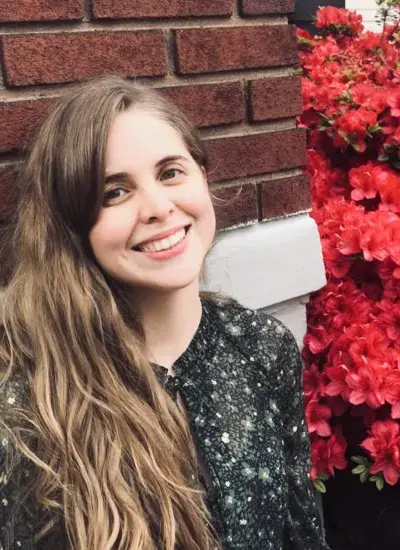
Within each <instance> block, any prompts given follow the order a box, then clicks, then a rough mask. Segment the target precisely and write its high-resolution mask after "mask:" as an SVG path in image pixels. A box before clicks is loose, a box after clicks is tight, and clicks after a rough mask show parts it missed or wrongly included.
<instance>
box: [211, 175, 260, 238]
mask: <svg viewBox="0 0 400 550" xmlns="http://www.w3.org/2000/svg"><path fill="white" fill-rule="evenodd" d="M212 195H213V202H214V207H215V213H216V216H217V229H226V228H227V227H232V226H237V225H245V224H248V223H252V222H256V221H257V220H258V207H257V189H256V186H255V185H252V184H250V185H239V186H237V187H227V188H223V189H218V188H217V189H213V190H212Z"/></svg>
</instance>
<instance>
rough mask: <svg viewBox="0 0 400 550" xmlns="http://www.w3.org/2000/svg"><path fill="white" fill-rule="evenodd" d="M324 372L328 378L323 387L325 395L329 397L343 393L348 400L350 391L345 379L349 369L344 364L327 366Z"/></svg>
mask: <svg viewBox="0 0 400 550" xmlns="http://www.w3.org/2000/svg"><path fill="white" fill-rule="evenodd" d="M325 374H326V376H327V377H328V378H329V383H328V384H327V386H326V389H325V392H326V395H329V396H331V397H335V396H337V395H343V397H344V398H345V399H346V400H349V395H350V391H349V386H348V384H347V381H346V377H347V375H348V374H349V369H348V368H347V367H346V366H345V365H339V366H337V367H327V368H326V369H325Z"/></svg>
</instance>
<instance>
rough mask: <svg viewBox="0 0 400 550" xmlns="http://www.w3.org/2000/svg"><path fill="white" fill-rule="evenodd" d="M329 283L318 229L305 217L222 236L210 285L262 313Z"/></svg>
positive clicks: (212, 259) (209, 268) (211, 261)
mask: <svg viewBox="0 0 400 550" xmlns="http://www.w3.org/2000/svg"><path fill="white" fill-rule="evenodd" d="M325 282H326V280H325V270H324V265H323V260H322V251H321V244H320V240H319V235H318V229H317V226H316V224H315V222H314V220H312V219H311V218H310V217H309V216H308V215H307V214H301V215H299V216H293V217H289V218H286V219H281V220H276V221H271V222H264V223H258V224H255V225H252V226H249V227H242V228H238V229H233V230H230V231H226V232H223V233H221V234H220V235H219V237H218V240H217V243H216V244H215V246H214V248H213V250H212V252H211V253H210V255H209V257H208V259H207V262H206V276H205V285H204V286H205V288H206V289H207V290H213V291H217V292H222V293H224V294H227V295H229V296H232V297H233V298H235V299H237V300H238V301H239V302H240V303H242V304H243V305H245V306H247V307H250V308H253V309H259V308H263V307H268V306H271V305H272V304H278V303H280V302H285V301H286V300H291V299H293V298H297V297H299V296H304V295H305V294H309V293H310V292H312V291H313V290H317V289H318V288H321V287H322V286H323V285H324V284H325Z"/></svg>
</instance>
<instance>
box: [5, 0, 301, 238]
mask: <svg viewBox="0 0 400 550" xmlns="http://www.w3.org/2000/svg"><path fill="white" fill-rule="evenodd" d="M293 9H294V0H57V1H52V2H49V0H19V1H18V2H7V3H6V2H1V3H0V41H1V64H2V75H1V82H0V223H3V224H4V223H6V220H7V218H8V216H9V214H10V211H11V210H12V204H13V198H12V197H13V193H12V189H13V185H14V171H15V169H16V167H17V166H18V162H19V160H20V158H21V152H22V150H23V148H24V146H25V144H26V143H27V142H29V136H30V135H31V133H32V132H33V130H34V129H35V127H36V126H37V124H38V123H39V122H40V120H41V119H42V118H43V116H44V114H45V113H46V110H47V109H48V107H49V105H51V103H52V101H53V98H54V97H57V96H58V95H59V93H60V90H63V89H65V88H67V87H69V86H73V85H74V83H75V82H77V81H80V80H83V79H85V78H87V77H91V76H95V75H101V74H105V73H114V74H120V75H124V76H127V77H132V78H133V77H135V78H137V79H138V81H141V82H145V83H147V84H149V85H151V86H155V87H157V88H160V89H162V91H163V93H165V94H166V95H167V96H168V97H169V98H170V99H172V100H173V101H175V102H177V103H178V104H179V105H180V106H181V107H182V108H183V109H184V110H185V111H186V113H187V114H188V115H189V117H190V118H191V119H192V120H193V121H194V122H195V123H196V124H198V125H199V127H200V128H201V132H202V134H203V137H204V139H205V141H206V146H207V149H208V151H209V154H210V158H211V166H212V169H211V171H210V178H209V179H210V183H211V185H212V186H213V187H215V188H217V189H218V192H217V195H218V196H220V197H223V198H224V199H225V198H226V199H232V200H227V201H223V205H222V206H219V207H218V224H219V227H220V228H228V227H231V226H233V225H240V224H246V223H249V222H254V223H256V222H257V221H261V220H268V219H272V218H277V217H282V216H286V215H292V214H296V213H299V212H303V211H305V210H307V209H308V207H309V187H308V181H307V178H306V177H305V176H303V175H302V174H301V167H302V166H304V164H305V136H304V131H303V130H302V129H297V128H296V121H295V116H296V114H298V113H299V112H300V109H301V101H300V82H299V79H298V78H297V77H296V76H293V66H294V65H295V64H296V62H297V51H296V40H295V36H294V29H293V28H292V27H291V26H289V25H288V24H287V13H289V12H290V11H292V10H293ZM239 188H240V189H241V191H240V193H238V190H239Z"/></svg>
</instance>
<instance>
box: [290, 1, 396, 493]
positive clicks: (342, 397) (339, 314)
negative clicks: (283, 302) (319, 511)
mask: <svg viewBox="0 0 400 550" xmlns="http://www.w3.org/2000/svg"><path fill="white" fill-rule="evenodd" d="M381 3H382V2H381ZM394 4H396V5H397V2H396V1H395V2H394ZM315 25H316V27H317V28H318V29H321V30H322V31H323V33H322V35H316V36H312V35H311V34H309V33H307V32H306V31H300V30H299V31H298V38H299V43H300V49H301V54H300V55H301V65H302V72H303V77H302V81H303V98H304V99H303V104H304V108H303V113H302V115H301V116H300V117H299V121H298V122H299V125H300V126H301V127H304V128H306V129H307V135H308V172H309V175H310V178H311V185H312V197H313V210H312V216H313V218H314V219H315V221H316V223H317V225H318V228H319V233H320V237H321V242H322V249H323V255H324V261H325V268H326V276H327V281H328V282H327V285H326V286H325V287H324V288H323V289H322V290H320V291H318V292H316V293H314V294H313V296H312V297H311V300H310V303H309V305H308V330H307V335H306V337H305V342H304V344H305V345H304V349H303V356H304V359H305V362H306V369H305V372H304V391H305V397H306V417H307V421H308V427H309V432H310V436H311V451H312V471H311V477H312V479H313V480H314V483H315V486H316V487H317V489H319V490H321V491H323V490H325V486H324V481H325V480H326V479H328V477H330V476H332V475H333V474H334V471H335V469H344V468H346V467H347V466H348V464H349V462H350V461H349V460H348V459H349V457H350V456H352V455H358V456H354V457H353V460H354V462H355V463H356V466H355V468H354V469H353V472H354V473H356V474H359V475H360V479H361V481H362V482H363V481H366V480H367V479H370V480H372V481H373V482H375V483H376V485H377V487H378V488H381V487H382V486H383V483H384V481H386V482H387V483H389V484H391V485H393V484H395V483H397V481H398V479H399V476H400V423H399V421H400V91H399V90H400V34H398V32H397V27H398V21H397V22H396V21H395V20H391V21H390V23H388V22H385V24H384V26H383V30H382V33H380V34H379V33H373V32H369V31H364V30H363V26H362V19H361V17H360V16H359V15H357V14H356V13H354V12H351V11H348V10H344V9H338V8H333V7H324V8H321V9H320V10H319V11H318V13H317V16H316V21H315ZM353 467H354V464H353Z"/></svg>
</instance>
